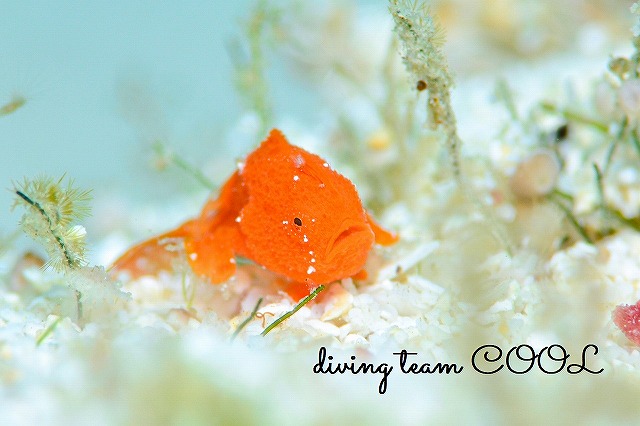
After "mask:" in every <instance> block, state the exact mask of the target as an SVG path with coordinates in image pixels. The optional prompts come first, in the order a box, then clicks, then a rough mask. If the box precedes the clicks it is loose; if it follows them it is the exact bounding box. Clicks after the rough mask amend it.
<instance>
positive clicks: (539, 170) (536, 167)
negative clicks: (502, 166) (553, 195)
mask: <svg viewBox="0 0 640 426" xmlns="http://www.w3.org/2000/svg"><path fill="white" fill-rule="evenodd" d="M559 174H560V163H559V162H558V160H557V159H556V158H555V156H554V155H553V153H551V152H550V151H540V152H537V153H535V154H533V155H531V156H530V157H528V158H526V159H524V160H523V161H522V162H521V163H520V164H518V167H517V169H516V171H515V173H514V174H513V176H511V180H510V181H509V186H510V187H511V191H512V192H513V194H514V195H515V196H516V197H519V198H524V199H532V198H538V197H543V196H545V195H547V194H548V193H550V192H551V191H552V190H553V188H554V187H555V186H556V182H557V181H558V175H559Z"/></svg>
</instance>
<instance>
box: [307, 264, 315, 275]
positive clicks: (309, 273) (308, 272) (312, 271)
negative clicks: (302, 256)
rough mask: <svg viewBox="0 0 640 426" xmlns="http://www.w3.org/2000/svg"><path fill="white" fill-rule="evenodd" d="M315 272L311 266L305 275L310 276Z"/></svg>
mask: <svg viewBox="0 0 640 426" xmlns="http://www.w3.org/2000/svg"><path fill="white" fill-rule="evenodd" d="M315 271H316V268H314V267H313V266H309V268H308V269H307V275H311V274H313V273H314V272H315Z"/></svg>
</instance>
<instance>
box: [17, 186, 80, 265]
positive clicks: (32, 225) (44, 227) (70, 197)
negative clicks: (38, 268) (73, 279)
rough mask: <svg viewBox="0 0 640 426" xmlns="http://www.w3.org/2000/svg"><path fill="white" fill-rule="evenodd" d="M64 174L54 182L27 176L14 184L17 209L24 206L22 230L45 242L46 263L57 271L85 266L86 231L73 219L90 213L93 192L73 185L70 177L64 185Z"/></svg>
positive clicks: (42, 242) (40, 241) (41, 242)
mask: <svg viewBox="0 0 640 426" xmlns="http://www.w3.org/2000/svg"><path fill="white" fill-rule="evenodd" d="M63 179H64V176H62V177H61V178H60V179H58V180H57V181H55V180H54V179H51V178H49V177H46V176H40V177H38V178H36V179H34V180H29V179H26V178H25V179H24V181H23V182H22V183H21V184H16V185H14V192H15V194H16V196H17V198H16V201H15V203H14V208H15V207H16V206H18V205H22V206H24V207H25V208H26V209H27V211H26V213H25V214H24V215H23V216H22V220H21V221H20V225H21V227H22V230H23V231H24V232H25V233H26V234H27V235H29V236H30V237H31V238H33V239H34V240H35V241H37V242H39V243H40V244H42V245H43V246H44V248H45V250H46V251H47V254H48V255H49V260H48V261H47V264H46V266H51V267H53V268H54V269H55V270H57V271H70V270H73V269H77V268H79V267H81V266H84V265H86V263H87V262H86V258H85V251H86V248H85V241H84V237H85V234H86V231H85V229H84V227H83V226H82V225H74V224H73V222H74V221H76V220H78V219H81V218H84V217H86V216H88V215H89V208H88V206H87V205H86V202H87V201H88V200H89V199H90V191H85V190H80V189H77V188H74V187H73V181H71V180H69V181H68V183H67V186H66V187H63V185H62V180H63Z"/></svg>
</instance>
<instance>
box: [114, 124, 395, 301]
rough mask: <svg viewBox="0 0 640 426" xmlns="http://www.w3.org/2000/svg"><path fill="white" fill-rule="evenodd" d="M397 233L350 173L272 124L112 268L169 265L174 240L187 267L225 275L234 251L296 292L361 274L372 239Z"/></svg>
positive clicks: (391, 238)
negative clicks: (200, 194)
mask: <svg viewBox="0 0 640 426" xmlns="http://www.w3.org/2000/svg"><path fill="white" fill-rule="evenodd" d="M397 239H398V237H397V236H396V235H395V234H393V233H391V232H388V231H386V230H384V229H382V227H380V226H379V225H378V224H377V223H376V222H375V221H374V220H373V219H372V217H371V216H370V215H369V214H368V213H367V212H366V211H365V209H364V208H363V207H362V202H361V201H360V198H359V197H358V193H357V192H356V188H355V186H354V185H353V183H351V181H349V179H347V178H345V177H344V176H342V175H341V174H339V173H338V172H336V171H335V170H333V169H332V168H330V167H329V165H328V164H327V162H326V161H325V160H323V159H322V158H320V157H319V156H317V155H315V154H311V153H309V152H307V151H305V150H304V149H302V148H299V147H297V146H293V145H290V144H289V143H288V142H287V140H286V139H285V137H284V135H283V134H282V133H281V132H280V131H279V130H277V129H274V130H272V131H271V133H270V134H269V136H268V137H267V139H266V140H265V141H263V142H262V144H261V145H260V146H259V147H258V148H257V149H256V150H255V151H253V152H252V153H251V154H249V156H248V157H247V158H246V160H245V162H244V164H241V165H240V166H239V167H238V170H237V171H236V172H234V173H233V174H232V175H231V177H230V178H229V180H228V181H227V182H226V183H225V184H224V186H223V187H222V189H221V190H220V194H219V196H218V198H217V199H215V200H214V199H212V200H210V201H208V202H207V203H206V204H205V206H204V208H203V209H202V212H201V213H200V216H199V217H197V218H195V219H192V220H189V221H187V222H185V223H184V224H182V225H181V226H180V227H178V228H177V229H174V230H173V231H169V232H167V233H164V234H162V235H159V236H157V237H154V238H151V239H150V240H147V241H145V242H143V243H141V244H139V245H137V246H134V247H133V248H131V249H129V250H128V251H127V252H125V253H124V254H123V255H122V256H121V257H120V258H119V259H118V260H116V261H115V263H114V270H115V271H116V272H118V271H127V272H129V273H130V274H131V276H132V277H134V278H135V277H138V276H141V275H144V274H149V273H154V272H157V271H158V270H161V269H170V265H171V260H172V258H173V257H175V256H176V255H177V252H175V251H169V250H166V247H167V246H168V245H170V244H172V243H173V244H175V242H176V241H178V243H181V244H183V245H184V251H185V252H186V255H187V256H186V257H187V260H188V262H189V265H190V267H191V268H192V270H193V272H194V273H195V274H197V275H200V276H202V277H204V278H206V279H208V280H209V281H210V282H211V283H222V282H224V281H227V280H228V279H229V278H231V277H232V276H233V275H234V273H235V271H236V256H238V257H243V258H247V259H250V260H252V261H254V262H256V263H258V264H260V265H262V266H264V267H265V268H267V269H269V270H271V271H272V272H275V273H277V274H279V275H281V276H282V277H283V278H285V280H286V282H287V284H286V286H285V291H286V292H287V293H288V294H289V295H291V296H292V297H293V298H296V299H297V298H299V297H303V296H305V295H307V294H309V292H310V290H312V289H313V288H314V287H316V286H318V285H320V284H328V283H331V282H333V281H337V280H340V279H342V278H347V277H356V278H358V277H363V276H366V273H365V272H364V270H363V267H364V264H365V262H366V260H367V257H368V255H369V252H370V251H371V248H372V246H373V244H374V242H376V243H378V244H382V245H390V244H393V243H394V242H396V241H397Z"/></svg>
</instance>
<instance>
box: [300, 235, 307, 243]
mask: <svg viewBox="0 0 640 426" xmlns="http://www.w3.org/2000/svg"><path fill="white" fill-rule="evenodd" d="M302 241H304V242H305V243H308V242H309V239H308V238H307V235H306V234H305V235H303V238H302Z"/></svg>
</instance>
